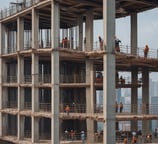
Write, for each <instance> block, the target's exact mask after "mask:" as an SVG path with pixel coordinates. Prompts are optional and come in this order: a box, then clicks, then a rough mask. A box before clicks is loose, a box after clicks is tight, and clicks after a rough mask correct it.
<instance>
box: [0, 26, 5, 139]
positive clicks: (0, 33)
mask: <svg viewBox="0 0 158 144" xmlns="http://www.w3.org/2000/svg"><path fill="white" fill-rule="evenodd" d="M4 35H5V31H4V25H3V24H2V23H0V55H1V54H3V49H4V47H5V44H4V42H5V38H4ZM0 69H1V70H0V109H2V108H3V107H2V104H3V92H2V83H3V78H4V77H3V60H2V57H0ZM5 70H6V69H5ZM5 73H6V71H5ZM0 127H1V129H0V136H2V131H3V123H2V113H0Z"/></svg>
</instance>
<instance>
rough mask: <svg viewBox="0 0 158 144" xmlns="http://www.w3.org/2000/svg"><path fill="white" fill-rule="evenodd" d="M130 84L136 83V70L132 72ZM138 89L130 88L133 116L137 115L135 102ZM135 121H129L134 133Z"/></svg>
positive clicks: (135, 128)
mask: <svg viewBox="0 0 158 144" xmlns="http://www.w3.org/2000/svg"><path fill="white" fill-rule="evenodd" d="M131 74H132V84H137V83H138V70H137V69H133V70H132V73H131ZM137 93H138V88H137V87H132V88H131V112H132V113H134V114H137V107H138V106H137V101H138V94H137ZM137 126H138V124H137V121H131V130H132V131H134V130H135V131H136V130H137Z"/></svg>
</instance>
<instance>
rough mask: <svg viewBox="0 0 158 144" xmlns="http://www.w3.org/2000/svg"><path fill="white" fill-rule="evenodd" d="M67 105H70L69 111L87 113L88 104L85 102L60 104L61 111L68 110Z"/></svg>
mask: <svg viewBox="0 0 158 144" xmlns="http://www.w3.org/2000/svg"><path fill="white" fill-rule="evenodd" d="M66 106H69V111H68V112H69V113H85V112H86V105H85V104H75V103H73V104H60V112H67V111H66V109H65V108H66Z"/></svg>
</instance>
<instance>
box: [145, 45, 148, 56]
mask: <svg viewBox="0 0 158 144" xmlns="http://www.w3.org/2000/svg"><path fill="white" fill-rule="evenodd" d="M148 52H149V46H148V45H145V48H144V57H147V56H148Z"/></svg>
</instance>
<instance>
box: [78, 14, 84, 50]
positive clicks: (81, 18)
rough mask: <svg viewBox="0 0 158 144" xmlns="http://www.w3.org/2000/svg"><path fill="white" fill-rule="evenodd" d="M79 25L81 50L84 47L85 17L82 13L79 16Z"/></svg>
mask: <svg viewBox="0 0 158 144" xmlns="http://www.w3.org/2000/svg"><path fill="white" fill-rule="evenodd" d="M78 26H79V50H82V49H83V17H82V15H81V16H79V17H78Z"/></svg>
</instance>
